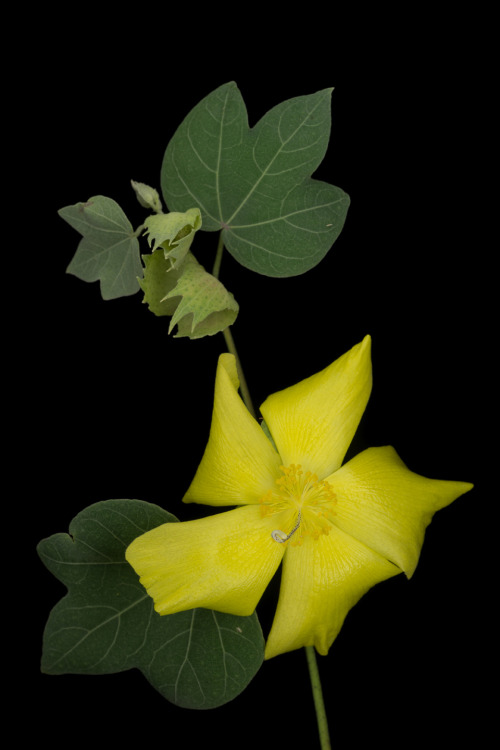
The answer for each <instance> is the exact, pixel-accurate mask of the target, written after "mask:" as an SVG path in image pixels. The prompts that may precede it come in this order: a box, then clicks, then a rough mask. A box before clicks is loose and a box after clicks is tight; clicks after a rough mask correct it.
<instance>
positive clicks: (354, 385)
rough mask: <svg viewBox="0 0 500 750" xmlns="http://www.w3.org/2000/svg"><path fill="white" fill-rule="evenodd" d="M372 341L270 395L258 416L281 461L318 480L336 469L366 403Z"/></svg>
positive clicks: (362, 343) (366, 340)
mask: <svg viewBox="0 0 500 750" xmlns="http://www.w3.org/2000/svg"><path fill="white" fill-rule="evenodd" d="M371 384H372V374H371V360H370V337H369V336H366V337H365V338H364V339H363V341H362V342H361V343H360V344H357V345H356V346H354V347H353V348H352V349H351V350H350V351H348V352H347V353H346V354H344V355H342V357H339V359H337V360H335V362H333V363H332V364H331V365H329V367H326V368H325V369H324V370H322V371H321V372H319V373H317V374H316V375H312V376H311V377H309V378H306V379H305V380H302V381H301V382H300V383H297V384H296V385H292V386H290V388H286V389H285V390H283V391H279V392H278V393H274V394H273V395H271V396H269V397H268V398H267V399H266V400H265V401H264V403H263V404H262V406H261V407H260V409H261V412H262V414H263V416H264V419H265V420H266V423H267V426H268V427H269V430H270V432H271V435H272V436H273V439H274V442H275V444H276V447H277V449H278V451H279V453H280V454H281V457H282V459H283V463H284V464H285V465H289V464H292V463H293V464H301V466H302V467H303V468H304V469H305V470H307V471H312V472H314V473H315V474H317V476H318V477H319V478H320V479H324V478H325V477H326V476H327V475H328V474H331V473H332V472H333V471H335V470H336V469H338V467H339V466H340V465H341V463H342V459H343V458H344V456H345V454H346V451H347V449H348V447H349V445H350V443H351V440H352V438H353V436H354V433H355V432H356V429H357V427H358V424H359V421H360V419H361V417H362V415H363V412H364V410H365V408H366V404H367V403H368V399H369V397H370V391H371Z"/></svg>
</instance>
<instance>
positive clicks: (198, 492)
mask: <svg viewBox="0 0 500 750" xmlns="http://www.w3.org/2000/svg"><path fill="white" fill-rule="evenodd" d="M238 385H239V382H238V376H237V372H236V361H235V358H234V356H233V355H232V354H221V356H220V357H219V363H218V367H217V375H216V378H215V397H214V409H213V415H212V425H211V428H210V436H209V439H208V444H207V447H206V449H205V453H204V455H203V458H202V460H201V463H200V465H199V467H198V470H197V472H196V474H195V477H194V479H193V481H192V483H191V485H190V487H189V489H188V491H187V492H186V495H185V496H184V498H183V500H184V502H186V503H190V502H196V503H206V504H208V505H244V504H247V503H258V502H259V500H260V498H261V497H262V496H263V495H264V494H265V493H266V492H267V491H268V490H269V489H270V488H271V487H272V486H274V481H275V479H276V477H277V476H279V466H280V464H281V460H280V457H279V456H278V454H277V453H276V451H275V450H274V447H273V445H272V443H271V442H270V440H269V439H268V438H267V437H266V435H265V433H264V430H263V429H262V428H261V427H260V425H259V424H258V423H257V422H256V420H255V419H254V418H253V417H252V415H251V414H250V412H249V411H248V409H247V408H246V406H245V405H244V403H243V401H242V400H241V398H240V396H239V395H238Z"/></svg>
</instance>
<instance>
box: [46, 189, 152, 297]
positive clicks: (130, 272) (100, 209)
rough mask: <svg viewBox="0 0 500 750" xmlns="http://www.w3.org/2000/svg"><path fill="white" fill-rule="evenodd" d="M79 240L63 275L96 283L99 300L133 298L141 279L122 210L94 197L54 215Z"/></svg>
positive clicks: (135, 243)
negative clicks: (70, 228) (75, 234)
mask: <svg viewBox="0 0 500 750" xmlns="http://www.w3.org/2000/svg"><path fill="white" fill-rule="evenodd" d="M58 214H59V216H61V217H62V218H63V219H64V220H65V221H67V222H68V224H70V225H71V226H72V227H73V229H76V230H77V232H80V234H81V235H82V236H83V239H82V240H81V241H80V244H79V245H78V248H77V251H76V254H75V256H74V258H73V260H72V261H71V263H70V264H69V266H68V268H67V272H68V273H71V274H73V275H74V276H77V277H78V278H79V279H82V281H100V282H101V295H102V297H103V299H116V298H117V297H125V296H128V295H130V294H135V293H136V292H137V291H138V290H139V282H138V278H142V265H141V259H140V252H139V241H138V239H137V237H135V236H134V230H133V228H132V225H131V223H130V222H129V220H128V219H127V217H126V216H125V214H124V213H123V211H122V209H121V208H120V206H119V205H118V203H116V202H115V201H114V200H112V199H111V198H106V197H105V196H103V195H96V196H94V197H93V198H89V200H88V201H87V202H86V203H76V204H75V205H74V206H66V207H65V208H61V209H60V210H59V211H58Z"/></svg>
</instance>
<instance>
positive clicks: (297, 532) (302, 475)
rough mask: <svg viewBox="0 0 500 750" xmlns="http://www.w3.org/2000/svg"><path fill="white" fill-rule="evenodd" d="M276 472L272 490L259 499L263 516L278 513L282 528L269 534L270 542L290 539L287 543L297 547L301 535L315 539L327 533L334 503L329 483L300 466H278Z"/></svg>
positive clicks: (281, 541) (301, 538) (300, 540)
mask: <svg viewBox="0 0 500 750" xmlns="http://www.w3.org/2000/svg"><path fill="white" fill-rule="evenodd" d="M280 470H281V472H282V476H280V477H279V478H278V479H277V480H276V488H273V489H271V490H269V491H268V492H266V494H265V495H264V496H263V497H262V498H261V500H260V503H261V513H262V515H263V516H268V515H275V514H277V513H280V514H282V517H281V519H280V521H282V526H283V529H276V530H275V531H273V532H272V534H271V536H272V538H273V539H274V541H275V542H279V543H281V544H283V543H284V542H288V540H292V541H291V542H290V544H293V545H299V544H302V541H303V538H304V537H305V536H312V538H313V539H318V537H319V536H320V535H321V534H328V532H329V531H330V528H331V521H332V520H333V517H334V516H335V515H336V514H335V509H334V506H335V504H336V502H337V500H336V497H335V493H334V492H333V490H332V488H331V486H330V484H329V483H328V482H325V481H324V480H322V481H320V480H319V479H318V477H317V476H316V474H312V473H311V472H310V471H306V472H303V471H302V467H301V466H300V465H298V466H297V465H295V464H291V465H290V466H280Z"/></svg>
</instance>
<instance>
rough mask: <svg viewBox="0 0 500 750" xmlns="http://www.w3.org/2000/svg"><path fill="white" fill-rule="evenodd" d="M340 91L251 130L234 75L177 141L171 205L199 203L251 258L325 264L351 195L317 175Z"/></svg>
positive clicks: (168, 178)
mask: <svg viewBox="0 0 500 750" xmlns="http://www.w3.org/2000/svg"><path fill="white" fill-rule="evenodd" d="M331 92H332V89H324V90H322V91H318V92H317V93H315V94H311V95H308V96H300V97H297V98H294V99H290V100H288V101H285V102H283V103H281V104H279V105H277V106H276V107H274V108H273V109H271V110H270V111H269V112H268V113H267V114H266V115H264V117H263V118H262V119H261V120H260V121H259V122H258V123H257V124H256V125H255V127H253V128H252V129H250V128H249V127H248V117H247V111H246V107H245V103H244V101H243V99H242V97H241V94H240V92H239V90H238V88H237V86H236V84H235V83H234V82H231V83H227V84H224V85H223V86H220V87H219V88H218V89H216V90H215V91H213V92H212V93H211V94H209V95H208V96H207V97H206V98H205V99H203V100H202V101H201V102H200V103H199V104H197V105H196V106H195V107H194V109H192V110H191V112H190V113H189V114H188V116H187V117H186V118H185V120H184V121H183V122H182V124H181V125H180V126H179V128H178V129H177V131H176V133H175V134H174V136H173V138H172V139H171V141H170V143H169V144H168V146H167V149H166V152H165V156H164V160H163V165H162V175H161V183H162V191H163V195H164V198H165V201H166V203H167V205H168V206H169V209H170V210H176V211H182V210H186V209H187V208H188V207H189V206H193V205H196V206H199V207H200V209H201V212H202V217H203V229H204V230H206V231H216V230H220V229H222V230H223V237H224V244H225V246H226V247H227V249H228V250H229V252H230V253H231V254H232V255H233V256H234V257H235V258H236V260H238V261H239V262H240V263H241V264H242V265H243V266H245V267H247V268H249V269H251V270H253V271H257V272H258V273H261V274H265V275H267V276H294V275H298V274H301V273H304V272H305V271H307V270H309V269H310V268H312V267H313V266H315V265H317V263H319V261H320V260H321V259H322V258H323V257H324V256H325V254H326V253H327V252H328V250H329V249H330V247H331V246H332V244H333V243H334V241H335V240H336V239H337V237H338V235H339V234H340V232H341V230H342V227H343V225H344V221H345V218H346V214H347V209H348V206H349V197H348V196H347V195H346V193H344V192H343V191H342V190H341V189H340V188H338V187H335V186H333V185H330V184H328V183H326V182H321V181H318V180H314V179H312V178H311V174H312V173H313V172H314V171H315V170H316V169H317V167H318V166H319V164H320V163H321V161H322V160H323V157H324V155H325V152H326V149H327V145H328V140H329V136H330V127H331V117H330V99H331Z"/></svg>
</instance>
